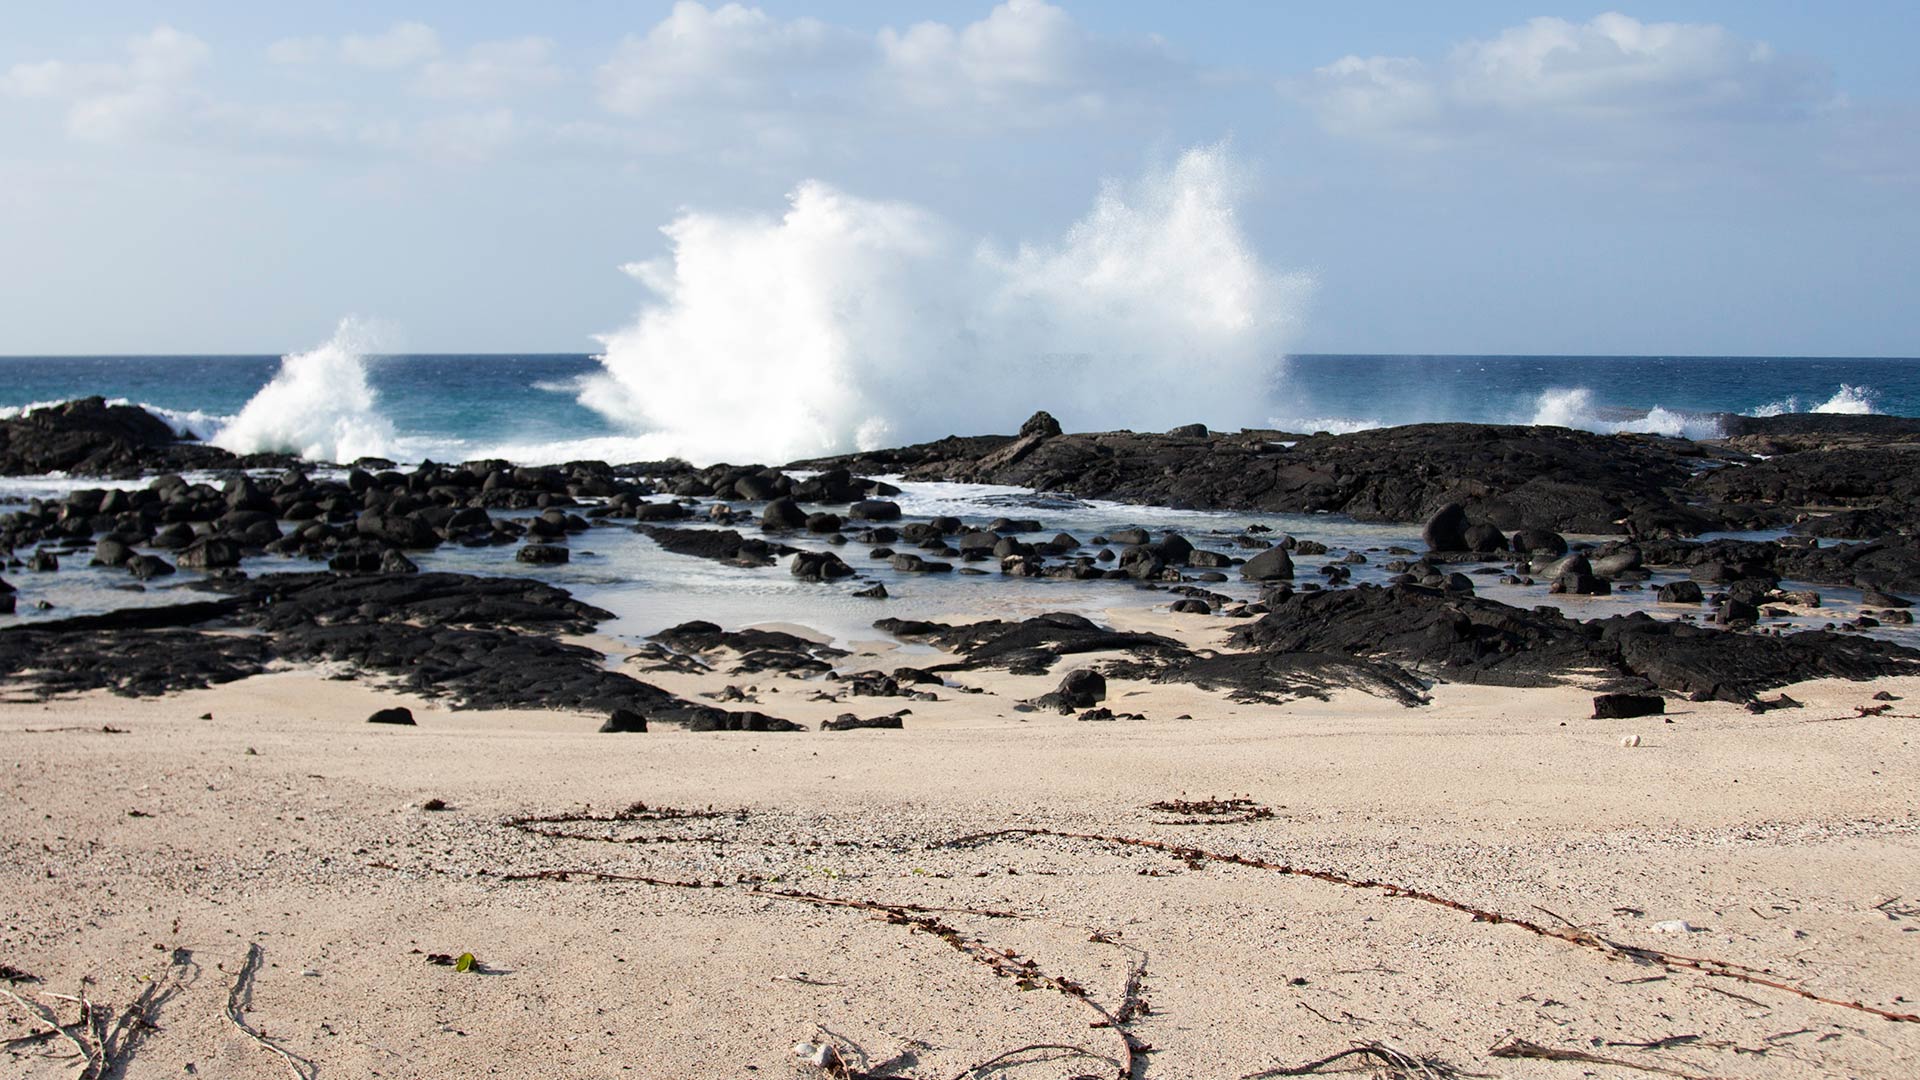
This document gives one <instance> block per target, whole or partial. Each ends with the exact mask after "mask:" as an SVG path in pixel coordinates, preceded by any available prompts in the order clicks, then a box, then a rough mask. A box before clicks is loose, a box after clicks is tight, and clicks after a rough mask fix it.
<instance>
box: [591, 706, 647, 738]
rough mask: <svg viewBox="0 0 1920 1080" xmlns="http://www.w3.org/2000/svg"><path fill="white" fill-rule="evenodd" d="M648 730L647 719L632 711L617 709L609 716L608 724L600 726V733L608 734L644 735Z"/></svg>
mask: <svg viewBox="0 0 1920 1080" xmlns="http://www.w3.org/2000/svg"><path fill="white" fill-rule="evenodd" d="M646 730H647V718H646V717H645V716H643V715H641V714H640V713H637V712H634V711H633V710H632V709H615V710H613V712H612V713H610V714H609V715H608V716H607V722H606V723H604V724H601V725H600V733H601V734H603V735H607V734H644V733H645V732H646Z"/></svg>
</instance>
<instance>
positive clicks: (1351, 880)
mask: <svg viewBox="0 0 1920 1080" xmlns="http://www.w3.org/2000/svg"><path fill="white" fill-rule="evenodd" d="M1031 837H1050V838H1053V839H1057V840H1076V841H1081V842H1084V843H1094V844H1110V845H1113V846H1115V847H1126V848H1137V849H1141V850H1146V851H1159V852H1164V853H1166V854H1169V855H1172V856H1174V857H1175V858H1177V859H1180V860H1183V861H1185V862H1186V863H1187V864H1188V865H1193V864H1195V863H1201V862H1217V863H1224V864H1227V865H1230V866H1244V867H1248V868H1251V869H1255V870H1268V871H1271V872H1273V873H1276V874H1286V875H1289V876H1293V877H1303V878H1311V879H1313V880H1316V881H1323V882H1326V883H1328V884H1330V885H1344V886H1346V887H1348V888H1350V889H1367V890H1374V891H1378V892H1384V893H1386V894H1388V895H1390V896H1397V897H1401V898H1404V899H1408V900H1417V901H1420V902H1421V903H1425V904H1432V905H1434V906H1436V907H1442V908H1447V909H1449V910H1452V911H1458V912H1461V913H1463V914H1466V915H1470V916H1472V917H1473V920H1474V921H1475V922H1485V923H1493V924H1498V925H1506V926H1511V927H1514V928H1516V929H1520V930H1525V931H1526V932H1527V933H1530V934H1535V935H1538V936H1540V937H1546V938H1556V939H1558V940H1560V941H1564V942H1567V943H1568V944H1570V945H1578V946H1581V947H1583V948H1588V949H1595V950H1598V951H1599V952H1602V953H1605V954H1607V955H1609V956H1615V957H1620V958H1623V959H1627V960H1632V961H1635V962H1637V963H1641V964H1648V965H1653V966H1658V967H1662V968H1666V969H1668V970H1685V971H1697V972H1699V973H1701V974H1702V975H1707V976H1711V977H1714V978H1720V979H1729V980H1732V981H1734V982H1743V983H1746V984H1748V985H1750V986H1764V987H1768V988H1770V989H1773V990H1778V991H1781V992H1782V993H1787V994H1792V995H1793V996H1795V997H1799V998H1802V999H1805V1000H1807V1001H1813V1002H1818V1003H1820V1004H1822V1005H1832V1006H1835V1007H1837V1008H1842V1009H1851V1010H1853V1011H1855V1012H1861V1013H1865V1014H1867V1015H1869V1016H1877V1017H1879V1018H1880V1019H1882V1020H1890V1021H1896V1022H1899V1023H1908V1024H1920V1013H1914V1012H1898V1011H1895V1010H1893V1009H1885V1008H1881V1007H1879V1006H1876V1005H1869V1004H1867V1003H1866V1002H1863V1001H1849V1000H1845V999H1841V998H1834V997H1827V996H1825V995H1823V994H1819V993H1816V992H1815V991H1812V990H1809V989H1807V988H1806V987H1805V986H1802V985H1799V984H1796V983H1792V982H1788V981H1786V980H1784V979H1779V978H1776V977H1775V976H1774V975H1773V974H1772V973H1771V972H1769V971H1767V970H1766V969H1764V968H1756V967H1748V966H1746V965H1744V964H1736V963H1733V962H1731V961H1728V960H1717V959H1713V958H1711V957H1701V956H1684V955H1681V954H1678V953H1670V952H1665V951H1662V950H1660V949H1654V948H1648V947H1646V946H1637V945H1627V944H1624V943H1621V942H1617V941H1610V940H1608V939H1606V938H1603V937H1601V936H1599V935H1598V934H1595V933H1594V932H1592V931H1591V930H1588V929H1586V928H1584V927H1580V926H1575V925H1572V924H1567V925H1564V926H1559V927H1554V926H1546V925H1543V924H1541V923H1538V922H1534V921H1532V920H1530V919H1526V918H1522V917H1520V916H1517V915H1507V914H1503V913H1501V912H1497V911H1490V910H1487V909H1485V908H1480V907H1475V906H1473V905H1472V904H1468V903H1465V902H1463V901H1460V900H1454V899H1451V898H1449V897H1445V896H1441V895H1439V894H1438V893H1433V892H1428V891H1427V890H1424V889H1418V888H1414V887H1412V886H1407V885H1398V884H1394V883H1392V882H1387V881H1380V880H1376V879H1372V878H1360V877H1354V876H1353V875H1351V874H1344V873H1341V872H1339V871H1336V870H1320V869H1314V868H1312V867H1305V866H1294V865H1291V864H1289V863H1278V862H1273V861H1271V860H1268V859H1262V858H1258V857H1255V856H1251V855H1238V854H1234V853H1231V852H1220V851H1209V850H1207V849H1205V848H1198V847H1193V846H1191V845H1187V844H1177V843H1171V842H1168V841H1164V840H1148V839H1145V838H1141V837H1132V836H1113V835H1107V834H1103V833H1082V832H1070V831H1067V830H1065V829H1048V828H1042V827H1037V826H1014V827H1010V828H1004V829H993V830H989V831H987V832H980V833H971V834H968V835H966V836H960V837H955V838H954V839H952V840H948V841H945V842H944V843H943V844H942V845H941V846H942V847H955V848H972V847H980V846H983V845H985V844H990V843H1003V842H1008V841H1012V840H1022V839H1026V838H1031ZM1142 872H1143V873H1145V872H1146V871H1142ZM1548 914H1552V913H1551V912H1549V913H1548ZM1555 918H1556V919H1558V918H1559V916H1555ZM1560 921H1561V922H1562V923H1566V920H1564V919H1561V920H1560ZM1674 921H1675V922H1678V923H1680V924H1681V925H1685V926H1687V927H1688V932H1692V931H1693V930H1694V929H1697V928H1695V927H1692V926H1691V924H1687V923H1685V922H1684V920H1674ZM1657 927H1658V924H1656V928H1657Z"/></svg>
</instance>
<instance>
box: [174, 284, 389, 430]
mask: <svg viewBox="0 0 1920 1080" xmlns="http://www.w3.org/2000/svg"><path fill="white" fill-rule="evenodd" d="M370 335H371V331H370V330H369V329H368V328H367V327H366V326H365V325H364V324H363V323H361V322H360V321H359V320H356V319H352V318H348V319H342V320H341V322H340V326H339V328H338V329H336V330H335V331H334V334H333V337H332V338H331V339H329V340H328V341H327V342H326V344H324V345H321V346H319V347H318V348H315V349H310V350H308V351H307V352H303V353H292V354H290V355H288V356H286V357H283V358H282V359H281V361H280V370H279V371H278V372H276V373H275V374H274V376H273V379H272V380H271V381H269V382H268V383H267V385H265V386H263V387H261V388H260V390H259V392H258V393H256V394H254V395H253V398H252V399H251V400H249V401H248V402H247V404H246V406H245V407H243V408H242V409H241V410H240V415H238V416H236V417H234V418H233V422H232V423H229V424H227V425H225V426H223V427H222V428H221V429H220V430H219V432H218V433H216V434H215V435H214V436H213V438H211V439H209V440H208V441H209V442H211V443H213V444H214V445H216V446H221V447H225V448H226V449H228V450H232V451H233V452H235V453H237V454H253V453H284V454H298V455H299V456H300V457H303V458H305V459H307V460H309V461H334V462H347V461H353V460H355V459H356V458H361V457H392V456H410V455H406V454H405V453H404V450H403V449H402V448H401V445H400V442H399V440H398V439H397V438H396V437H395V434H394V430H393V424H392V423H391V422H390V421H388V420H387V418H386V417H385V416H382V415H381V414H380V411H379V407H378V405H379V402H378V400H377V398H376V396H375V394H374V392H373V387H372V386H371V385H369V384H368V382H367V362H366V351H367V343H368V341H369V340H370Z"/></svg>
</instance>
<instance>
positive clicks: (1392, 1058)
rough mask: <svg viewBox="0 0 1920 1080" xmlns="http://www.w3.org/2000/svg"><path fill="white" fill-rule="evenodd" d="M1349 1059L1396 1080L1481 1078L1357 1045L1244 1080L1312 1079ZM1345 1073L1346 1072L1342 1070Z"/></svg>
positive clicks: (1375, 1045)
mask: <svg viewBox="0 0 1920 1080" xmlns="http://www.w3.org/2000/svg"><path fill="white" fill-rule="evenodd" d="M1348 1058H1366V1059H1370V1060H1372V1061H1373V1062H1375V1063H1377V1064H1378V1065H1379V1067H1380V1069H1381V1073H1380V1075H1383V1076H1386V1077H1392V1078H1400V1077H1407V1078H1413V1077H1420V1078H1423V1080H1451V1078H1453V1077H1468V1076H1477V1075H1479V1074H1478V1073H1463V1072H1461V1071H1460V1070H1458V1069H1456V1068H1454V1067H1453V1066H1451V1065H1448V1064H1447V1063H1446V1062H1444V1061H1441V1060H1440V1059H1438V1058H1429V1057H1417V1056H1415V1055H1413V1054H1409V1053H1407V1052H1406V1051H1404V1050H1399V1049H1396V1048H1394V1047H1392V1046H1389V1045H1387V1044H1386V1043H1383V1042H1365V1043H1354V1044H1353V1045H1352V1046H1351V1047H1349V1048H1347V1049H1345V1050H1342V1051H1340V1052H1338V1053H1334V1054H1328V1055H1327V1056H1326V1057H1322V1058H1316V1059H1314V1060H1312V1061H1309V1062H1306V1063H1305V1064H1302V1065H1292V1066H1286V1065H1282V1066H1278V1067H1276V1068H1272V1069H1262V1070H1260V1071H1259V1072H1251V1073H1247V1074H1246V1075H1244V1076H1242V1077H1241V1078H1240V1080H1270V1078H1272V1077H1280V1076H1310V1075H1312V1074H1314V1073H1317V1072H1319V1071H1320V1070H1322V1069H1324V1068H1326V1067H1327V1066H1329V1065H1334V1064H1337V1063H1339V1062H1342V1061H1345V1060H1347V1059H1348ZM1338 1071H1345V1070H1338Z"/></svg>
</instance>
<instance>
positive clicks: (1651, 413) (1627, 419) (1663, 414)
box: [1521, 386, 1720, 439]
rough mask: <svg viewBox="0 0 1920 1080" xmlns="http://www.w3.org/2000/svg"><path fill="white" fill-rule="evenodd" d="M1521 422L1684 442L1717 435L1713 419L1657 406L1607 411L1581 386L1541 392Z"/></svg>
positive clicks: (1717, 423) (1718, 424) (1716, 427)
mask: <svg viewBox="0 0 1920 1080" xmlns="http://www.w3.org/2000/svg"><path fill="white" fill-rule="evenodd" d="M1521 422H1522V423H1527V424H1540V425H1548V426H1552V427H1565V428H1578V429H1580V430H1582V431H1595V432H1599V433H1601V434H1603V435H1617V434H1622V433H1626V432H1635V433H1640V434H1647V435H1670V436H1673V437H1675V438H1683V439H1712V438H1717V437H1718V436H1719V435H1720V422H1719V421H1718V420H1715V419H1713V418H1712V417H1707V416H1696V415H1693V414H1691V413H1683V412H1676V411H1674V410H1672V409H1668V408H1665V407H1663V406H1659V405H1655V406H1654V407H1653V408H1651V409H1648V410H1646V411H1645V412H1636V411H1634V410H1630V409H1618V408H1606V407H1603V406H1600V405H1597V404H1596V403H1595V402H1594V399H1593V391H1592V390H1589V389H1588V388H1586V387H1584V386H1575V387H1561V388H1555V389H1551V390H1545V391H1542V392H1541V394H1540V396H1539V397H1538V398H1536V399H1535V400H1534V404H1533V413H1532V416H1531V417H1529V418H1527V419H1525V420H1523V421H1521Z"/></svg>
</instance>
